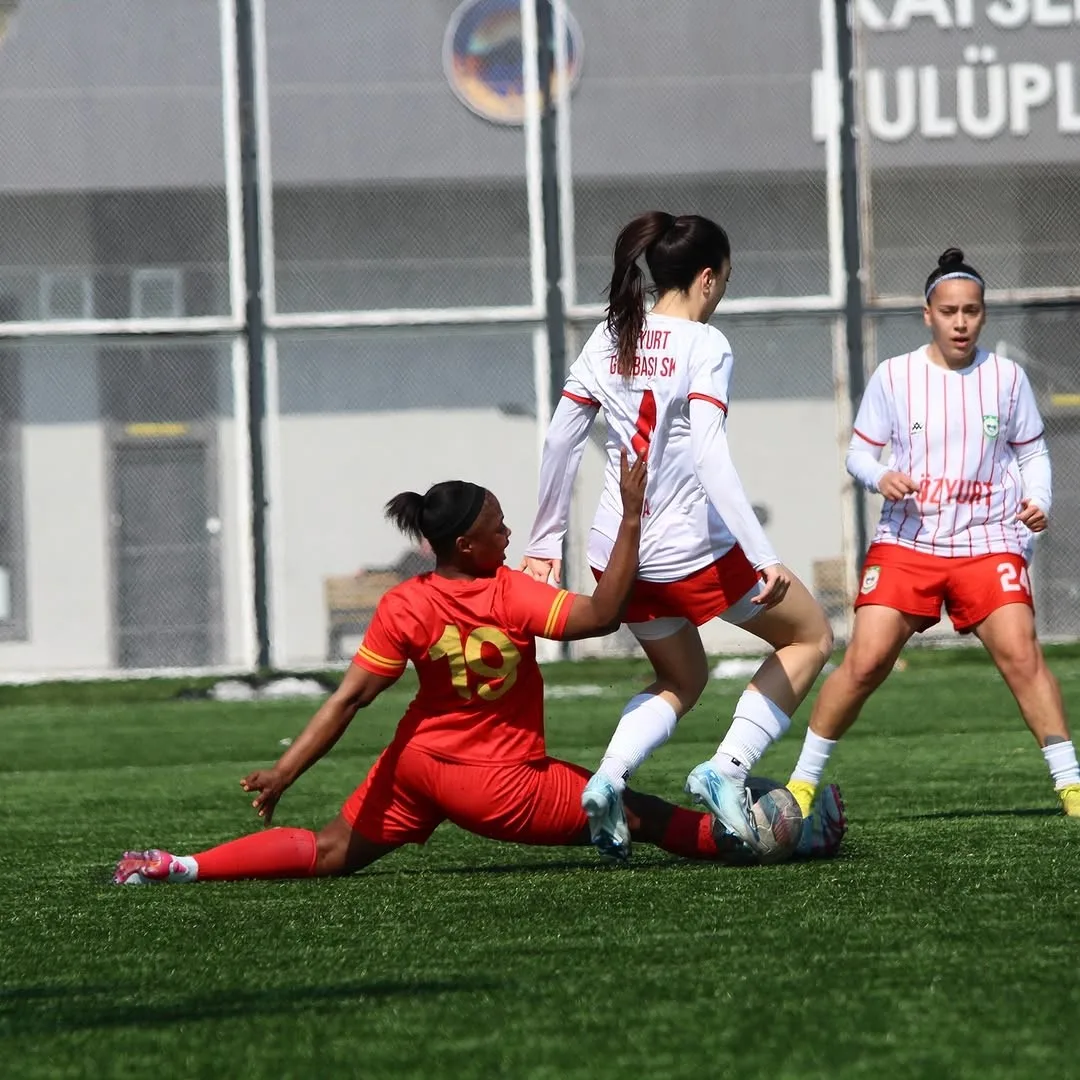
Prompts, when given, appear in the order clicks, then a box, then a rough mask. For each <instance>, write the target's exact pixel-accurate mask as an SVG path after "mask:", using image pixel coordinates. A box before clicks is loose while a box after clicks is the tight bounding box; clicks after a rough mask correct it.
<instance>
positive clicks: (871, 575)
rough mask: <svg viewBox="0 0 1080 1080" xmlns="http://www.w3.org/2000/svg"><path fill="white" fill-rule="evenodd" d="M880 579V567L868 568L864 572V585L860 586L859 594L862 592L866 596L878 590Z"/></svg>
mask: <svg viewBox="0 0 1080 1080" xmlns="http://www.w3.org/2000/svg"><path fill="white" fill-rule="evenodd" d="M880 577H881V567H880V566H868V567H867V568H866V569H865V570H864V571H863V576H862V585H860V586H859V592H861V593H862V594H863V595H864V596H865V595H866V594H867V593H872V592H873V591H874V590H875V589H876V588H877V583H878V578H880Z"/></svg>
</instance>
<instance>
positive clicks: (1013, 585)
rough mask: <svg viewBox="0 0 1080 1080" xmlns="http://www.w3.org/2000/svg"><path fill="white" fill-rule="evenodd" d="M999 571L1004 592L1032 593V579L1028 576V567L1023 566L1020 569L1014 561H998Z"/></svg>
mask: <svg viewBox="0 0 1080 1080" xmlns="http://www.w3.org/2000/svg"><path fill="white" fill-rule="evenodd" d="M997 572H998V575H999V576H1000V578H1001V591H1002V592H1022V593H1027V595H1028V596H1030V595H1031V579H1030V578H1029V577H1028V572H1027V567H1026V566H1022V567H1020V569H1019V570H1017V569H1016V567H1015V566H1013V564H1012V563H1007V562H1003V563H998V565H997Z"/></svg>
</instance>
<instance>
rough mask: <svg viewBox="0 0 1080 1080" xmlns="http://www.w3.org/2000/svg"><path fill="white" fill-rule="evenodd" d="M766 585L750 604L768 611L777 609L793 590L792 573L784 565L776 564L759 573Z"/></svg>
mask: <svg viewBox="0 0 1080 1080" xmlns="http://www.w3.org/2000/svg"><path fill="white" fill-rule="evenodd" d="M758 573H759V574H761V580H762V582H763V584H764V587H763V588H762V590H761V592H759V593H758V594H757V596H755V597H754V599H753V600H751V601H750V602H751V603H752V604H758V605H759V606H761V607H763V608H765V609H766V610H768V609H769V608H771V607H776V605H777V604H779V603H780V601H781V600H783V599H784V597H785V596H787V591H788V589H789V588H791V571H790V570H789V569H788V568H787V567H786V566H784V565H783V564H782V563H774V564H773V565H772V566H766V567H765V568H764V569H762V570H759V571H758Z"/></svg>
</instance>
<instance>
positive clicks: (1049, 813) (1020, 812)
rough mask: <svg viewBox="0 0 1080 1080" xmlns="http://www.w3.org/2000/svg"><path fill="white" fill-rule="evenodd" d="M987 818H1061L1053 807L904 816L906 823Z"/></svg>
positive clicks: (1058, 811) (951, 811)
mask: <svg viewBox="0 0 1080 1080" xmlns="http://www.w3.org/2000/svg"><path fill="white" fill-rule="evenodd" d="M986 817H1061V811H1060V810H1056V809H1054V808H1053V807H1051V806H1040V807H1030V806H1028V807H1017V808H1014V809H1012V810H939V811H935V812H934V813H932V814H904V815H902V819H903V820H904V821H952V820H957V819H960V818H986Z"/></svg>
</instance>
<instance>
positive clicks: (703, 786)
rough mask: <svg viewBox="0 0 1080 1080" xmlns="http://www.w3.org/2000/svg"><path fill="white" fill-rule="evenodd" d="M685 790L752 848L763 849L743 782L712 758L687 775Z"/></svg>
mask: <svg viewBox="0 0 1080 1080" xmlns="http://www.w3.org/2000/svg"><path fill="white" fill-rule="evenodd" d="M685 790H686V791H687V793H688V794H690V795H692V796H693V798H694V799H695V801H697V802H699V803H701V805H702V806H704V807H706V808H707V809H708V811H709V813H710V814H712V816H713V817H714V818H716V820H717V821H719V822H720V824H721V825H723V826H724V828H725V829H727V831H728V832H730V833H733V834H734V835H735V836H737V837H738V838H739V839H740V840H741V841H742V842H743V843H744V844H746V845H747V846H748V847H749V848H750V849H751V850H752V851H756V852H760V851H761V850H762V845H761V838H760V836H759V835H758V827H757V822H756V821H755V820H754V811H753V800H752V799H751V797H750V792H749V791H747V789H746V784H745V782H744V781H742V780H736V779H735V777H733V776H727V775H726V774H725V773H722V772H721V771H720V770H719V769H717V768H716V766H715V765H713V763H712V762H711V761H704V762H702V763H701V764H700V765H698V766H697V768H696V769H694V770H693V771H692V772H691V773H690V775H689V776H688V777H687V778H686V789H685Z"/></svg>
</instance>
